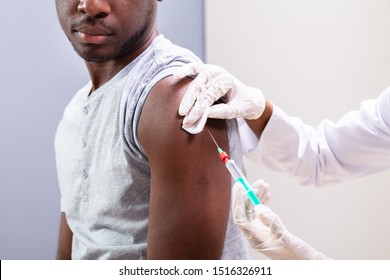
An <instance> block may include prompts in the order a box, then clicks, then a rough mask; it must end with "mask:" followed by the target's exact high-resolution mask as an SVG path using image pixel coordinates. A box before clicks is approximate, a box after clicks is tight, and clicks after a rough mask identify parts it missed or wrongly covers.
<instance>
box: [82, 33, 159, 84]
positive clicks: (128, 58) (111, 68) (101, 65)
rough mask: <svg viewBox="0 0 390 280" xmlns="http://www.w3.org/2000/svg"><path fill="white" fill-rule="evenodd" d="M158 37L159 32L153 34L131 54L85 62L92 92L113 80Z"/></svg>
mask: <svg viewBox="0 0 390 280" xmlns="http://www.w3.org/2000/svg"><path fill="white" fill-rule="evenodd" d="M157 35H158V33H157V31H155V32H151V33H150V35H149V36H148V37H147V38H145V40H144V41H143V42H142V43H141V44H140V45H139V46H137V47H136V48H135V49H134V51H132V52H130V53H129V54H127V55H125V56H122V57H119V58H116V59H112V60H109V61H106V62H93V61H85V64H86V66H87V69H88V72H89V76H90V78H91V81H92V92H93V91H95V90H96V89H98V88H99V87H101V86H102V85H104V84H105V83H107V82H108V81H109V80H111V79H112V78H113V77H114V76H115V75H116V74H117V73H119V72H120V71H121V70H122V69H123V68H125V67H126V66H127V65H128V64H129V63H130V62H132V61H133V60H134V59H136V58H137V57H138V56H139V55H140V54H141V53H143V52H144V51H145V50H146V49H147V48H148V47H149V46H150V45H151V43H152V42H153V40H154V38H156V37H157Z"/></svg>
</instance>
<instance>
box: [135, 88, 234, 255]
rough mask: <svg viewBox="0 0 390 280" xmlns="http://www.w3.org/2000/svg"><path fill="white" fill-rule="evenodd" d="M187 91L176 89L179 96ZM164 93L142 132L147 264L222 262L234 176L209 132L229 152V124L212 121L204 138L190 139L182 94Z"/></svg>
mask: <svg viewBox="0 0 390 280" xmlns="http://www.w3.org/2000/svg"><path fill="white" fill-rule="evenodd" d="M161 86H164V83H163V84H162V85H161ZM165 86H167V87H172V85H171V84H169V83H168V85H165ZM185 86H186V85H185V84H182V85H175V86H173V88H174V90H176V91H179V92H180V91H181V90H182V89H183V87H184V88H185ZM159 87H160V86H157V87H156V88H155V89H154V91H153V92H152V93H151V95H150V96H149V97H148V100H147V102H146V104H145V106H144V110H143V113H142V117H141V122H140V126H139V128H140V130H139V132H140V133H139V135H140V140H141V143H142V145H143V148H144V149H145V151H146V153H147V155H148V158H149V162H150V167H151V173H152V178H151V197H150V212H149V230H148V258H150V259H218V258H220V257H221V255H222V250H223V246H224V239H225V234H226V228H227V222H228V216H229V207H230V176H229V173H228V172H227V171H226V169H225V168H224V166H223V164H222V162H220V161H219V159H218V154H217V150H216V147H215V146H214V143H213V142H212V140H211V138H210V136H209V134H208V133H207V131H206V129H209V130H210V131H211V132H212V133H213V135H214V136H215V137H216V139H217V140H218V142H219V143H220V145H221V146H222V148H224V149H228V139H227V131H226V126H225V122H224V121H221V120H213V121H209V122H208V124H207V125H206V127H205V132H203V133H200V134H198V135H190V134H187V133H186V132H185V131H184V130H182V129H181V120H182V119H181V117H179V116H178V114H177V108H178V104H179V102H180V97H181V96H180V94H177V93H172V91H166V90H165V89H164V88H162V89H161V90H160V88H159ZM157 94H158V95H157Z"/></svg>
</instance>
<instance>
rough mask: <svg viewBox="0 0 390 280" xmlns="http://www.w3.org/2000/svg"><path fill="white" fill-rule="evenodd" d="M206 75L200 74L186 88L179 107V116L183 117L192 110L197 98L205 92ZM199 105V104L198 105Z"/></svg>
mask: <svg viewBox="0 0 390 280" xmlns="http://www.w3.org/2000/svg"><path fill="white" fill-rule="evenodd" d="M207 81H208V76H207V73H205V72H201V73H200V74H199V75H198V77H197V78H196V79H195V80H193V81H192V82H191V83H190V85H189V86H188V88H187V90H186V92H185V93H184V96H183V98H182V100H181V102H180V105H179V115H180V116H185V115H187V114H188V112H189V111H190V110H191V108H193V106H194V104H195V102H196V100H197V98H198V96H199V95H200V94H201V93H202V92H204V91H205V90H206V83H207ZM198 105H200V104H198Z"/></svg>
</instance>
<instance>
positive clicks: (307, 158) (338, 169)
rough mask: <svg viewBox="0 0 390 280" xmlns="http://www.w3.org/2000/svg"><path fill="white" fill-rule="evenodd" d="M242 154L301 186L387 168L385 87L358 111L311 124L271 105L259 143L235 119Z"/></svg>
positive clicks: (388, 99)
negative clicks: (271, 108)
mask: <svg viewBox="0 0 390 280" xmlns="http://www.w3.org/2000/svg"><path fill="white" fill-rule="evenodd" d="M239 125H240V133H241V140H242V144H243V150H244V152H246V153H247V156H248V158H250V159H252V160H254V161H257V162H261V163H262V164H263V165H265V166H267V167H268V168H270V169H272V170H275V171H281V172H286V173H289V174H291V175H292V176H294V177H296V178H297V179H298V181H299V183H301V184H303V185H317V186H319V185H324V184H328V183H332V182H341V181H345V180H349V179H352V178H357V177H360V176H364V175H369V174H373V173H377V172H380V171H384V170H387V169H390V87H389V88H387V89H386V90H385V91H384V92H382V94H381V95H380V96H379V97H378V98H377V99H373V100H367V101H364V102H362V103H361V106H360V110H357V111H351V112H349V113H347V114H345V115H344V116H343V117H342V118H341V119H340V120H339V121H338V122H336V123H334V122H331V121H329V120H323V121H322V122H321V123H320V124H319V125H318V127H317V128H313V127H311V126H308V125H305V124H304V123H303V122H302V120H300V119H299V118H293V117H289V116H287V115H286V114H285V113H284V112H283V110H282V109H280V108H278V107H277V106H274V110H273V114H272V117H271V119H270V120H269V122H268V124H267V127H266V128H265V130H264V132H263V134H262V136H261V139H260V141H258V139H257V138H256V137H255V136H254V134H253V133H252V132H251V131H250V129H249V128H248V126H247V125H246V124H245V122H244V121H240V122H239Z"/></svg>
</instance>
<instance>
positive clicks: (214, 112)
mask: <svg viewBox="0 0 390 280" xmlns="http://www.w3.org/2000/svg"><path fill="white" fill-rule="evenodd" d="M233 113H234V112H233V111H232V108H231V107H230V105H228V104H225V103H219V104H215V105H213V106H211V107H210V113H209V118H212V119H234V118H236V117H238V116H236V114H235V113H234V114H233Z"/></svg>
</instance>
